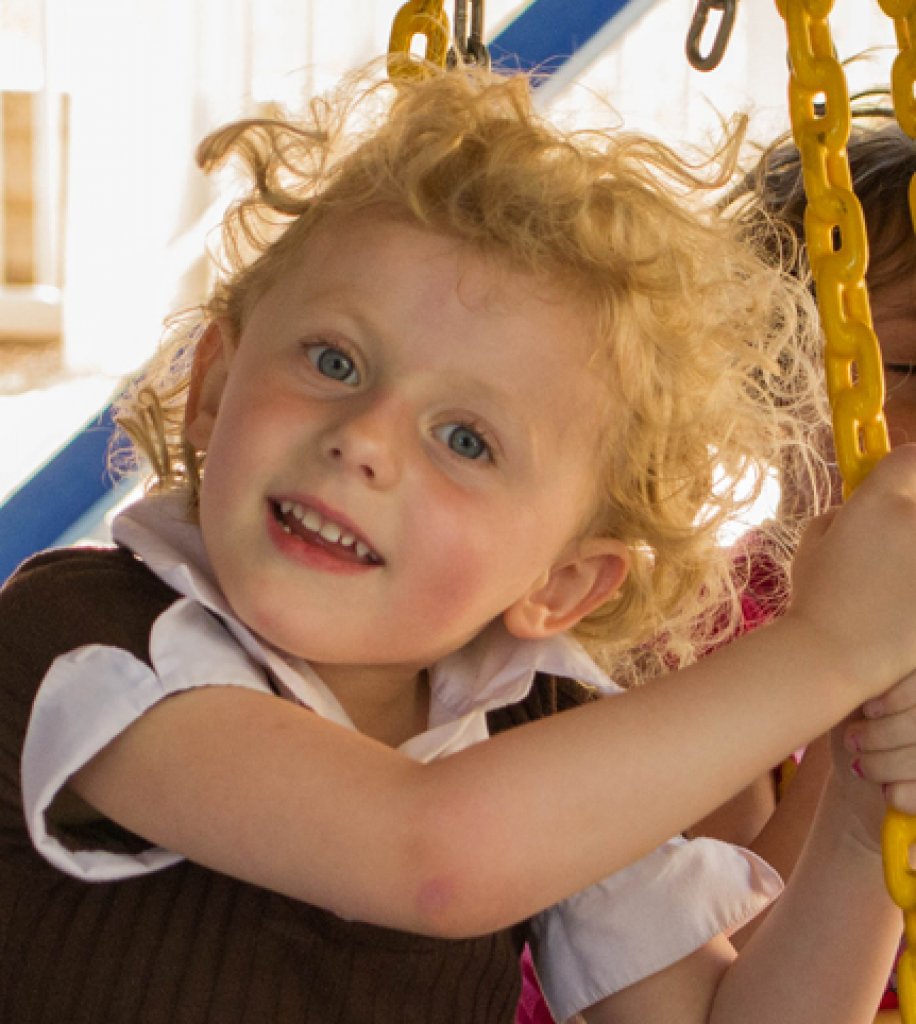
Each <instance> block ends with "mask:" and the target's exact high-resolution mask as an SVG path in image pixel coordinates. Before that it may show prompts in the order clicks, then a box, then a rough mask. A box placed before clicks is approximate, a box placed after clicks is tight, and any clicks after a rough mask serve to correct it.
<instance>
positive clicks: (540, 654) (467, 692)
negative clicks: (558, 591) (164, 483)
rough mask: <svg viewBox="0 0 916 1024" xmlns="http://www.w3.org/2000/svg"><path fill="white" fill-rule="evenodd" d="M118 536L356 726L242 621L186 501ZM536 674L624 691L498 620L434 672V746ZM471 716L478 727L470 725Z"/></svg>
mask: <svg viewBox="0 0 916 1024" xmlns="http://www.w3.org/2000/svg"><path fill="white" fill-rule="evenodd" d="M112 535H113V537H114V539H115V541H116V542H117V543H118V544H120V545H121V546H123V547H126V548H128V549H129V550H130V551H132V552H134V554H136V555H137V556H138V557H140V558H141V559H142V560H143V562H144V563H145V564H146V565H147V567H148V568H149V569H150V570H151V571H152V572H153V573H155V575H157V576H158V577H159V578H160V579H162V580H164V581H165V582H166V583H168V584H169V586H171V587H172V588H173V589H174V590H177V591H178V593H180V594H182V595H183V596H184V597H188V598H191V599H193V600H195V601H198V602H199V603H200V604H201V605H203V606H204V607H205V608H207V609H208V610H209V611H211V612H213V613H214V614H215V615H217V616H218V617H219V618H220V619H221V620H222V621H223V623H224V624H225V625H226V627H227V628H228V629H229V631H230V632H231V633H232V635H233V636H234V637H235V639H236V640H237V641H238V642H239V643H240V644H241V645H242V647H244V649H245V650H246V651H247V653H248V654H249V655H250V656H251V657H253V658H254V659H255V660H256V661H258V662H259V663H261V664H263V665H264V666H265V667H267V668H268V669H269V670H270V672H271V674H272V675H273V677H274V678H275V680H276V681H277V682H278V683H279V684H280V686H281V687H282V688H283V689H284V690H285V691H286V692H287V694H288V695H289V696H291V697H293V698H294V699H296V700H298V701H299V702H300V703H302V704H305V705H307V706H308V707H310V708H312V710H314V711H315V712H316V713H318V714H320V715H322V716H323V717H326V718H330V719H332V720H334V721H337V722H338V723H339V724H342V725H348V726H350V727H351V728H352V727H353V725H352V722H351V721H350V719H349V716H348V715H347V714H346V712H345V711H344V709H343V708H342V707H341V705H340V703H339V702H338V701H337V699H336V698H335V697H334V695H333V693H332V692H331V691H330V690H329V689H328V687H327V686H325V684H324V683H323V682H322V681H321V679H320V678H319V677H318V675H317V674H316V673H315V672H314V671H313V670H312V669H311V668H310V666H309V665H308V664H307V663H306V662H303V661H301V660H299V659H295V658H290V657H289V656H288V655H286V654H284V653H283V652H280V651H278V650H276V649H275V648H273V647H271V645H270V644H268V643H267V642H266V641H264V640H263V639H261V638H260V637H258V636H257V635H256V634H254V633H252V632H251V630H249V629H248V628H247V627H246V626H245V625H244V624H243V623H242V622H240V621H239V619H238V618H236V616H235V614H234V613H233V611H232V609H231V608H230V606H229V603H228V602H227V600H226V598H225V596H224V595H223V593H222V591H221V590H220V588H219V585H218V584H217V582H216V579H215V578H214V576H213V571H212V569H211V567H210V563H209V560H208V558H207V554H206V551H205V549H204V544H203V538H202V537H201V533H200V529H199V527H198V526H197V524H196V523H194V522H193V521H192V520H191V519H190V517H189V516H188V513H187V506H186V499H185V497H184V495H181V494H156V495H150V496H148V497H145V498H143V499H141V500H140V501H138V502H136V503H134V504H133V505H131V506H129V507H128V508H127V509H126V510H124V511H123V512H121V513H120V514H119V515H118V516H117V517H116V518H115V520H114V523H113V524H112ZM537 672H544V673H549V674H553V675H557V676H565V677H568V678H571V679H577V680H579V681H580V682H583V683H588V684H591V685H593V686H595V687H597V688H598V689H600V690H601V691H602V692H605V693H611V692H618V691H619V687H617V686H616V685H615V684H614V683H612V682H610V680H609V679H608V678H607V676H606V675H605V674H604V673H603V672H602V671H601V669H599V668H598V666H597V665H596V664H595V663H594V661H592V659H591V658H590V657H589V656H588V654H586V652H585V650H584V649H583V648H582V647H581V646H580V645H579V644H578V643H577V642H576V641H575V640H573V639H571V638H570V637H567V636H556V637H549V638H546V639H542V640H519V639H517V638H516V637H513V636H511V635H510V634H509V633H508V632H507V631H506V629H505V628H504V627H503V625H502V622H500V621H496V622H494V623H492V624H491V625H490V626H489V627H488V628H487V629H485V630H484V631H483V632H482V633H481V634H480V635H479V636H477V637H476V638H475V639H474V640H473V641H472V642H471V643H469V644H467V645H466V646H465V647H463V648H462V649H461V650H459V651H456V652H455V653H454V654H451V655H449V656H448V657H446V658H443V659H442V660H441V661H439V662H437V663H436V664H435V665H433V666H432V667H431V668H430V691H431V698H432V699H431V707H430V721H429V731H428V733H426V734H424V735H425V736H429V737H432V736H433V734H439V733H441V736H439V740H438V741H437V742H436V743H434V744H433V745H434V746H435V747H436V748H437V750H438V752H439V753H441V752H442V748H441V746H440V744H441V743H445V744H446V745H447V746H448V745H451V744H452V743H453V742H454V739H455V735H456V727H457V726H459V723H463V724H462V725H461V728H459V729H458V732H459V733H461V734H466V732H467V728H468V726H469V725H470V726H472V731H474V732H476V733H479V732H480V720H482V718H483V715H484V714H485V713H486V712H487V711H490V710H493V709H495V708H500V707H505V706H507V705H508V704H513V703H515V702H516V701H519V700H522V699H523V698H524V697H525V696H526V695H527V693H528V691H529V690H530V689H531V684H532V682H533V681H534V676H535V673H537ZM468 718H470V719H472V720H473V721H472V722H467V721H464V720H465V719H468ZM474 722H476V723H477V724H476V725H475V724H474ZM443 729H445V731H444V732H443V731H442V730H443ZM484 735H485V733H484V734H483V735H477V736H476V738H478V739H480V738H483V736H484ZM465 738H469V737H467V736H466V737H465ZM462 745H466V744H462ZM425 746H426V747H429V744H428V743H427V744H425Z"/></svg>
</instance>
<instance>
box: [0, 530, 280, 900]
mask: <svg viewBox="0 0 916 1024" xmlns="http://www.w3.org/2000/svg"><path fill="white" fill-rule="evenodd" d="M0 622H2V626H0V651H2V658H3V664H4V665H6V666H8V668H9V669H10V671H8V672H7V673H5V680H4V685H3V686H2V697H0V699H2V701H3V705H4V710H8V711H9V716H8V718H7V723H8V724H6V725H5V726H4V735H5V736H6V737H7V743H5V744H4V750H3V761H2V766H0V771H2V777H3V786H4V789H3V798H4V801H7V800H9V801H14V802H16V803H18V804H19V808H18V810H19V815H20V818H19V820H20V822H21V821H22V819H23V818H24V820H25V823H26V825H27V828H28V834H29V836H30V838H31V842H32V843H33V844H34V846H35V848H36V849H37V850H38V852H39V853H41V854H42V856H44V857H45V858H46V859H47V860H48V861H50V862H51V863H52V864H53V865H54V866H56V867H58V868H59V869H60V870H62V871H66V872H67V873H69V874H72V875H75V876H76V877H79V878H84V879H87V880H88V879H114V878H124V877H130V876H133V875H136V874H141V873H144V872H147V871H150V870H156V869H158V868H162V867H166V866H168V865H169V864H172V863H175V862H176V861H177V860H178V859H180V858H179V857H178V856H177V855H175V854H173V853H171V852H169V851H165V850H161V849H158V848H156V847H153V846H151V845H150V844H149V843H147V842H145V841H144V840H142V839H140V838H139V837H136V836H132V835H131V834H130V833H128V832H126V831H125V830H123V829H120V828H119V827H118V826H117V825H115V824H114V823H112V822H105V821H101V822H93V823H91V824H89V825H85V826H78V827H77V826H74V825H69V826H67V827H66V828H65V827H62V826H61V825H60V824H59V823H58V822H56V820H55V817H54V815H53V805H54V801H55V799H56V798H57V796H58V795H59V794H60V793H61V791H62V790H63V788H64V787H65V786H66V783H67V780H68V779H69V778H70V776H72V775H73V774H74V773H75V772H76V771H78V770H79V769H80V768H81V767H83V766H84V765H85V764H86V763H87V762H88V761H89V760H91V758H92V757H93V756H95V754H97V753H98V752H99V751H100V750H102V748H103V747H104V746H105V745H106V744H108V743H109V742H111V740H112V739H114V738H115V737H116V736H117V735H119V734H120V733H121V732H123V731H124V730H125V729H126V728H128V726H130V725H131V724H132V723H133V722H134V721H136V719H137V718H138V717H139V716H140V715H142V714H143V713H144V712H145V711H147V710H148V709H149V708H151V707H153V706H154V705H155V704H156V703H158V702H159V701H160V700H162V699H163V698H164V697H166V696H169V695H170V694H174V693H178V692H181V691H182V690H186V689H189V688H191V687H194V686H201V685H208V684H216V683H223V684H233V685H243V686H250V687H253V688H256V689H259V690H267V689H269V687H268V684H267V682H266V678H265V676H264V673H263V671H262V670H261V669H260V668H258V667H257V666H256V665H254V664H253V663H252V662H251V661H250V659H249V658H248V657H247V656H246V655H245V654H244V653H243V652H242V651H241V650H240V649H239V648H238V647H237V646H236V645H235V643H234V642H233V641H232V640H231V638H230V637H229V635H228V633H227V632H226V630H225V629H224V627H223V626H222V624H221V623H220V622H219V621H218V620H217V619H216V618H215V617H214V616H212V615H211V614H210V613H209V612H207V611H206V610H205V609H204V608H202V607H201V606H200V605H198V604H197V603H196V602H194V601H191V600H188V599H185V598H179V597H178V595H177V594H176V593H175V592H174V591H173V590H172V589H171V588H169V587H168V586H167V585H166V584H164V583H162V581H161V580H159V579H158V578H156V577H155V576H154V575H153V574H152V573H150V572H149V571H148V570H147V569H146V568H145V567H144V566H143V565H142V563H140V562H139V561H137V560H136V559H135V558H133V557H132V556H131V555H130V554H128V553H126V552H123V551H118V550H107V549H106V550H94V551H80V550H76V551H73V552H54V553H50V554H48V555H44V556H40V557H39V559H38V560H36V561H33V562H31V563H27V565H26V566H24V567H23V569H22V570H20V572H19V573H18V574H17V575H16V576H15V577H14V578H13V579H12V580H11V581H10V583H9V584H8V585H7V587H6V588H4V591H3V592H2V598H0ZM20 771H21V790H20V789H19V787H18V786H15V792H14V784H13V778H14V776H15V777H17V778H16V781H18V776H19V775H20ZM5 806H6V805H5Z"/></svg>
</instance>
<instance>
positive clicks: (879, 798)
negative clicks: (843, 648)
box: [834, 673, 916, 842]
mask: <svg viewBox="0 0 916 1024" xmlns="http://www.w3.org/2000/svg"><path fill="white" fill-rule="evenodd" d="M835 732H836V735H835V739H836V740H837V742H836V743H835V745H834V755H835V763H836V767H837V770H838V771H839V773H840V777H841V778H843V779H844V780H845V782H846V786H847V792H848V793H850V794H851V798H852V799H853V800H854V801H855V802H856V804H857V806H859V807H860V808H862V809H865V808H867V807H868V808H871V810H870V811H869V812H868V813H869V815H870V816H869V817H868V818H867V819H866V821H867V822H868V824H869V827H870V829H873V828H874V821H873V817H874V816H878V823H877V827H878V830H879V831H878V832H877V833H873V835H874V836H875V842H879V841H880V818H881V817H883V811H884V809H885V806H892V807H894V808H896V809H897V810H898V811H902V812H903V813H905V814H916V673H913V674H912V675H909V676H907V677H906V678H905V679H903V680H902V681H901V682H899V683H898V684H897V685H896V686H894V687H893V688H892V689H890V690H888V691H887V693H885V694H882V696H880V697H876V698H874V699H873V700H870V701H868V702H867V703H866V704H864V705H863V707H862V709H861V712H860V713H859V714H858V715H855V716H853V717H851V718H850V719H849V720H848V721H847V722H845V723H844V724H843V725H842V726H839V727H838V728H837V729H836V731H835ZM862 782H865V783H870V784H871V785H867V786H863V785H862ZM879 811H880V814H878V812H879Z"/></svg>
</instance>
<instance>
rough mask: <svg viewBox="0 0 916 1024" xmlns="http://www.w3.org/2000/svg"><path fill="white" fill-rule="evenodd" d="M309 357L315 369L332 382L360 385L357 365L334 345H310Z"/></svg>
mask: <svg viewBox="0 0 916 1024" xmlns="http://www.w3.org/2000/svg"><path fill="white" fill-rule="evenodd" d="M308 357H309V360H310V361H311V363H312V365H313V366H314V367H315V369H316V370H317V371H318V372H319V373H320V374H322V375H323V376H325V377H329V378H330V379H331V380H336V381H340V383H341V384H358V383H359V372H358V371H357V369H356V364H355V363H354V362H353V360H352V359H351V358H350V357H349V356H348V355H347V353H346V352H343V351H341V350H340V349H339V348H334V346H333V345H310V346H309V348H308Z"/></svg>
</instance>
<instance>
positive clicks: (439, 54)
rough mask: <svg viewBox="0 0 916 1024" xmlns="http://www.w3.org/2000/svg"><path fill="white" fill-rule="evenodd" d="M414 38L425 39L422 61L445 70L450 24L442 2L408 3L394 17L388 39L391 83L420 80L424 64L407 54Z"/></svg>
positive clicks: (442, 0) (408, 0)
mask: <svg viewBox="0 0 916 1024" xmlns="http://www.w3.org/2000/svg"><path fill="white" fill-rule="evenodd" d="M417 36H423V37H424V38H425V39H426V53H425V55H424V58H423V59H424V60H425V61H427V62H429V63H431V64H438V65H439V67H445V59H446V55H447V53H448V42H449V24H448V16H447V15H446V13H445V9H444V0H407V3H405V4H404V5H403V7H401V9H400V10H399V11H398V12H397V14H395V16H394V21H392V23H391V35H390V36H389V39H388V77H389V78H390V79H391V80H392V81H398V80H401V81H404V80H406V79H411V78H421V77H422V76H423V74H424V73H425V71H424V67H423V62H422V61H420V60H418V59H417V58H416V57H414V56H413V55H412V54H411V52H410V45H411V43H412V42H413V40H414V39H415V38H416V37H417Z"/></svg>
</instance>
